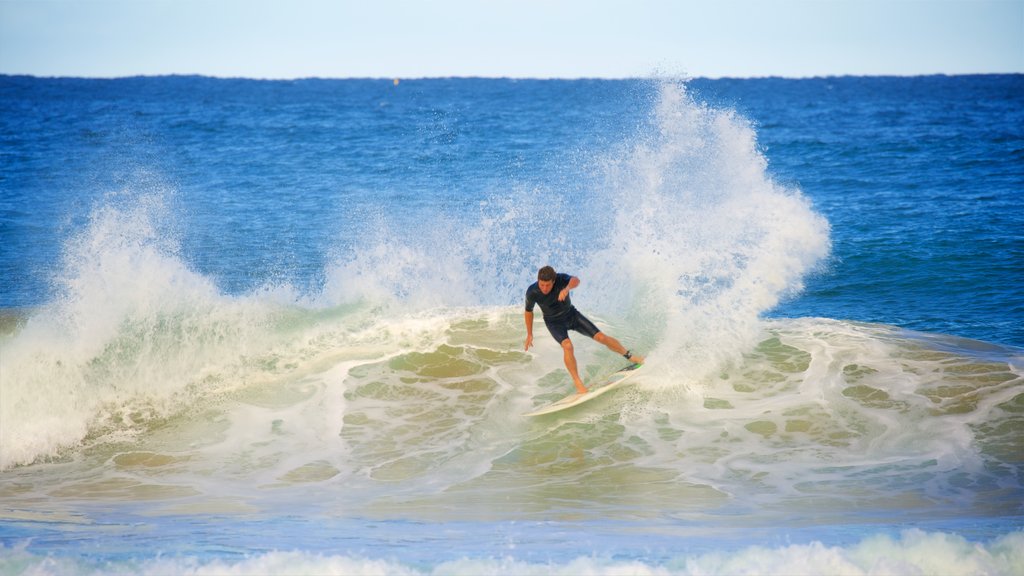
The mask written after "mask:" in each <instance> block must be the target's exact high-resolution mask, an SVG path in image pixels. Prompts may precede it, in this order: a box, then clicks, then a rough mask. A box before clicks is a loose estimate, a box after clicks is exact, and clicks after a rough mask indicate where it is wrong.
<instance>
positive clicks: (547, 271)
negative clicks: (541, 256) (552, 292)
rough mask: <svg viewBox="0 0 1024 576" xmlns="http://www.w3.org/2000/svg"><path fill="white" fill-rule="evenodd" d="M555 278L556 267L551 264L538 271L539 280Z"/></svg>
mask: <svg viewBox="0 0 1024 576" xmlns="http://www.w3.org/2000/svg"><path fill="white" fill-rule="evenodd" d="M554 279H555V269H554V268H552V267H551V266H545V267H543V268H541V269H540V270H538V271H537V280H543V281H545V282H550V281H552V280H554Z"/></svg>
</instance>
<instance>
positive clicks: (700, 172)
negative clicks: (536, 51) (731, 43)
mask: <svg viewBox="0 0 1024 576" xmlns="http://www.w3.org/2000/svg"><path fill="white" fill-rule="evenodd" d="M546 264H550V265H552V266H554V267H555V268H556V269H557V270H558V271H560V272H566V273H569V274H572V275H574V276H577V277H579V278H580V280H581V284H580V286H579V287H578V288H577V289H576V290H574V291H573V295H572V300H573V303H574V304H575V305H576V306H577V307H578V308H579V309H580V310H581V311H582V312H583V313H584V314H586V315H587V316H588V317H589V318H590V319H591V320H593V321H594V322H595V323H596V324H597V325H598V327H599V328H601V329H602V330H603V331H605V332H607V333H608V334H611V335H613V336H615V337H616V338H618V339H619V340H621V341H622V342H623V343H624V344H625V345H626V346H627V347H629V348H631V349H632V350H634V351H635V352H637V353H640V354H643V355H644V356H646V358H647V361H646V363H645V365H644V366H643V367H642V368H641V369H640V370H639V371H638V372H637V374H636V376H634V377H633V378H632V379H631V380H630V385H628V386H623V387H622V388H621V389H619V390H616V391H614V392H611V393H609V394H606V395H603V396H601V397H600V398H598V399H596V400H594V401H592V402H590V403H587V404H585V405H583V406H579V407H576V408H573V409H570V410H566V411H564V412H560V413H556V414H553V415H548V416H542V417H536V418H527V417H524V413H527V412H530V411H531V410H532V409H534V408H536V407H539V406H541V405H543V404H547V403H549V402H552V401H554V400H556V399H558V398H560V397H562V396H565V395H567V394H569V393H571V392H572V391H573V385H572V381H571V379H570V378H569V376H568V374H567V372H566V370H565V367H564V365H563V359H562V351H561V348H560V347H559V346H558V344H556V343H555V342H554V341H553V340H552V339H551V338H549V337H548V335H547V333H546V331H545V330H544V327H543V323H542V322H541V321H540V320H539V318H538V320H537V322H536V327H535V328H536V341H535V346H534V347H533V348H531V349H529V350H525V349H524V340H525V335H526V333H525V327H524V316H523V301H524V294H525V291H526V288H527V286H528V285H529V284H531V283H532V282H534V281H535V280H536V275H537V269H538V268H540V267H541V266H543V265H546ZM574 342H575V348H576V356H577V360H578V362H579V366H580V371H581V374H582V375H583V376H584V378H585V379H587V380H588V381H596V380H598V379H600V378H602V377H604V376H606V375H608V374H610V373H612V372H614V371H615V370H617V369H618V368H620V367H621V366H622V364H623V362H624V360H623V359H622V358H621V357H619V356H617V355H616V354H614V353H612V352H610V351H609V350H607V349H606V348H604V347H603V346H601V345H599V344H597V343H595V342H593V341H590V340H589V339H587V338H585V337H583V336H581V335H577V336H575V337H574ZM0 573H3V574H33V575H35V574H399V575H425V574H464V575H476V574H567V575H568V574H573V575H575V574H652V575H661V574H694V575H698V574H699V575H713V574H730V575H731V574H971V575H978V574H999V575H1019V574H1022V573H1024V76H1022V75H978V76H927V77H835V78H813V79H781V78H759V79H701V78H695V79H688V80H681V79H675V78H652V79H634V80H515V79H482V78H476V79H475V78H451V79H392V78H388V79H349V80H327V79H307V80H294V81H271V80H252V79H216V78H206V77H188V76H172V77H137V78H118V79H74V78H35V77H22V76H0Z"/></svg>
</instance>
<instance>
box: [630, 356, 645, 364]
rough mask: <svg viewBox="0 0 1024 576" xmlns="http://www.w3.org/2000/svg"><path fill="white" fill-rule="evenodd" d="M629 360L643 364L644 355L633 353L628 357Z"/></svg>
mask: <svg viewBox="0 0 1024 576" xmlns="http://www.w3.org/2000/svg"><path fill="white" fill-rule="evenodd" d="M629 361H630V362H632V363H634V364H643V363H644V357H643V356H641V355H639V354H633V355H632V356H630V357H629Z"/></svg>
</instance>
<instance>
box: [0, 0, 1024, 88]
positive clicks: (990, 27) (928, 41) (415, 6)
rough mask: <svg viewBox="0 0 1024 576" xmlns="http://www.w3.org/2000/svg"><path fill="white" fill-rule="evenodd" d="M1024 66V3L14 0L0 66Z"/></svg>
mask: <svg viewBox="0 0 1024 576" xmlns="http://www.w3.org/2000/svg"><path fill="white" fill-rule="evenodd" d="M1007 72H1011V73H1024V0H675V1H672V0H622V1H612V0H434V1H431V0H333V1H331V0H280V1H267V0H0V74H31V75H35V76H84V77H119V76H133V75H162V74H202V75H207V76H219V77H250V78H306V77H329V78H350V77H376V78H420V77H443V76H483V77H515V78H584V77H587V78H627V77H650V76H689V77H711V78H716V77H725V76H729V77H759V76H785V77H807V76H830V75H916V74H971V73H1007Z"/></svg>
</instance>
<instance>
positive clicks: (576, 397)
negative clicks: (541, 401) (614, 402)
mask: <svg viewBox="0 0 1024 576" xmlns="http://www.w3.org/2000/svg"><path fill="white" fill-rule="evenodd" d="M641 366H643V364H630V365H629V366H626V367H625V368H623V369H622V370H619V371H618V372H616V373H614V374H612V375H611V376H609V377H607V378H605V379H604V380H602V381H601V382H598V383H597V384H594V385H591V386H590V391H589V392H587V393H586V394H571V395H569V396H566V397H565V398H562V399H561V400H558V401H556V402H554V403H552V404H548V405H547V406H542V407H541V408H538V409H536V410H534V411H533V412H527V413H526V414H524V416H542V415H544V414H552V413H554V412H560V411H562V410H566V409H569V408H572V407H573V406H579V405H580V404H583V403H584V402H589V401H590V400H593V399H594V398H597V397H598V396H600V395H602V394H604V393H605V392H611V391H612V390H614V389H616V388H618V387H619V386H621V385H622V384H623V383H624V382H625V381H626V380H629V379H630V377H632V376H633V375H634V374H636V369H637V368H639V367H641Z"/></svg>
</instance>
